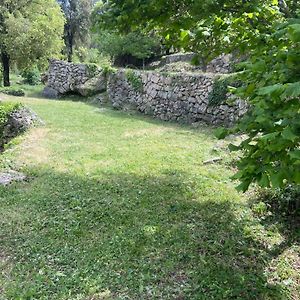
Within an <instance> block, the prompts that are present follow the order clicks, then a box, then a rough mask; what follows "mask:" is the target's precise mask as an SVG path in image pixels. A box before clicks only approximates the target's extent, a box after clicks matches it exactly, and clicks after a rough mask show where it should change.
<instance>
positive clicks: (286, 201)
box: [252, 185, 300, 217]
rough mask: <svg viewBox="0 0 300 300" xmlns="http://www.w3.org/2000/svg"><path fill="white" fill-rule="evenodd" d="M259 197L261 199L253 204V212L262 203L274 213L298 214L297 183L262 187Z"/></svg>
mask: <svg viewBox="0 0 300 300" xmlns="http://www.w3.org/2000/svg"><path fill="white" fill-rule="evenodd" d="M259 199H261V200H262V201H261V202H260V203H258V204H255V206H254V211H255V213H257V212H258V208H260V207H263V205H264V206H265V207H267V208H269V209H270V210H271V212H272V213H274V214H276V215H280V216H286V217H290V216H295V217H296V216H300V186H299V185H288V186H286V187H285V188H282V189H279V188H277V189H263V190H261V191H260V194H259ZM252 209H253V208H252Z"/></svg>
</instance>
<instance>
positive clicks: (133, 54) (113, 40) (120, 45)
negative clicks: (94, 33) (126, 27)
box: [97, 31, 161, 65]
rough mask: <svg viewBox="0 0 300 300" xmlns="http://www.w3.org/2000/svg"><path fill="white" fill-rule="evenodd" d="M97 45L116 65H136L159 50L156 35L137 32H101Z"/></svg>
mask: <svg viewBox="0 0 300 300" xmlns="http://www.w3.org/2000/svg"><path fill="white" fill-rule="evenodd" d="M97 46H98V49H99V51H100V53H102V54H103V55H107V56H110V57H111V58H112V59H113V60H114V62H115V63H116V64H118V65H128V64H133V65H138V64H140V63H141V62H143V61H144V60H146V59H149V58H151V57H153V56H155V55H156V54H157V53H160V52H161V46H160V42H159V40H158V39H157V38H156V37H149V36H145V35H143V34H141V33H139V32H130V33H129V34H127V35H119V34H117V33H114V32H107V31H103V32H101V35H99V38H98V41H97Z"/></svg>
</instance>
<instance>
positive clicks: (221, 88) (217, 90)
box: [208, 74, 241, 106]
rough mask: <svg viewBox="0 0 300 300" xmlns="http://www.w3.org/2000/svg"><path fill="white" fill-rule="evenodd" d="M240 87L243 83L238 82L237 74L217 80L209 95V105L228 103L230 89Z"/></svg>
mask: <svg viewBox="0 0 300 300" xmlns="http://www.w3.org/2000/svg"><path fill="white" fill-rule="evenodd" d="M240 85H241V83H240V82H239V81H238V80H237V74H233V75H232V74H231V75H223V76H221V77H218V78H216V79H215V80H214V84H213V87H212V90H211V92H210V93H209V95H208V104H209V105H210V106H216V105H220V104H222V103H224V102H226V100H227V98H228V97H227V95H228V93H229V91H230V87H231V88H232V87H238V86H240Z"/></svg>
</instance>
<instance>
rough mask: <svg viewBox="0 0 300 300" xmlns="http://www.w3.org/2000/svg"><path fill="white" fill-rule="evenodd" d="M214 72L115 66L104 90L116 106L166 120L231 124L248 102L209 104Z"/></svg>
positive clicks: (244, 109)
mask: <svg viewBox="0 0 300 300" xmlns="http://www.w3.org/2000/svg"><path fill="white" fill-rule="evenodd" d="M216 76H217V75H216V74H209V73H202V74H194V73H191V74H187V73H172V74H171V73H168V74H165V73H158V72H146V71H136V70H134V71H128V70H118V71H117V72H115V73H113V74H111V75H110V76H109V78H108V84H107V92H108V96H109V99H110V101H111V103H112V105H113V106H114V107H115V108H117V109H126V108H128V107H130V108H134V109H137V110H138V111H140V112H142V113H145V114H147V115H153V116H154V117H156V118H158V119H161V120H165V121H179V122H187V123H194V122H205V123H209V124H214V125H218V124H220V125H221V124H222V125H226V126H231V125H233V124H234V123H235V122H236V121H237V120H238V119H239V118H240V117H241V116H242V115H244V114H245V112H246V111H247V108H248V106H247V103H245V102H244V101H242V100H235V101H233V102H232V103H231V101H229V102H230V103H223V104H221V105H217V106H212V105H210V103H209V94H210V92H211V91H212V89H213V83H214V80H215V79H216Z"/></svg>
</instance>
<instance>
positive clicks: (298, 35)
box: [288, 24, 300, 43]
mask: <svg viewBox="0 0 300 300" xmlns="http://www.w3.org/2000/svg"><path fill="white" fill-rule="evenodd" d="M288 33H289V37H290V39H291V40H292V41H293V42H295V43H298V42H300V24H293V25H290V26H289V27H288Z"/></svg>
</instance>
